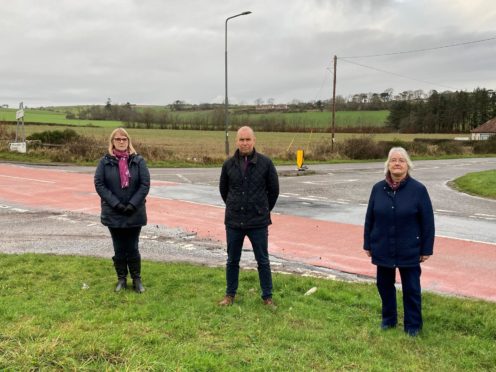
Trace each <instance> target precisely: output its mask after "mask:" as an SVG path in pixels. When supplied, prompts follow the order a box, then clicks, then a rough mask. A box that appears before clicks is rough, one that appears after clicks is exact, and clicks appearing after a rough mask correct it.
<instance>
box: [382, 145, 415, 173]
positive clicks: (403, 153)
mask: <svg viewBox="0 0 496 372" xmlns="http://www.w3.org/2000/svg"><path fill="white" fill-rule="evenodd" d="M395 152H397V153H399V154H401V156H403V157H404V158H405V160H406V164H407V165H408V169H407V173H408V175H409V174H410V171H411V170H412V169H413V163H412V160H411V159H410V156H408V153H407V152H406V150H405V149H404V148H403V147H392V148H391V150H389V154H388V157H387V160H386V162H385V163H384V174H385V175H387V174H388V172H389V167H388V165H389V161H390V160H391V157H392V156H393V154H394V153H395Z"/></svg>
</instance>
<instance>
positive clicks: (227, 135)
mask: <svg viewBox="0 0 496 372" xmlns="http://www.w3.org/2000/svg"><path fill="white" fill-rule="evenodd" d="M248 14H251V12H243V13H239V14H236V15H233V16H232V17H229V18H227V19H226V32H225V39H226V44H225V49H224V50H225V53H224V56H225V60H224V62H225V64H224V65H225V83H226V99H225V100H224V123H225V130H226V157H228V156H229V132H228V130H229V118H228V106H229V101H228V98H227V21H229V20H230V19H232V18H236V17H240V16H244V15H248Z"/></svg>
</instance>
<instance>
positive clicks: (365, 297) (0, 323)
mask: <svg viewBox="0 0 496 372" xmlns="http://www.w3.org/2000/svg"><path fill="white" fill-rule="evenodd" d="M90 244H91V242H90ZM0 267H1V268H2V281H1V296H0V315H1V316H0V350H1V352H0V369H1V370H8V371H45V370H50V371H51V370H57V371H59V370H60V371H62V370H74V371H109V370H119V371H138V370H140V371H152V370H153V371H269V370H270V371H332V370H338V371H348V370H356V371H488V370H494V367H495V366H496V342H495V335H496V306H495V304H494V303H490V302H483V301H475V300H470V299H461V298H450V297H446V296H439V295H435V294H431V293H424V295H423V301H422V305H423V315H424V329H423V331H422V333H421V334H420V336H418V337H416V338H412V337H409V336H407V335H405V334H404V333H403V330H402V324H401V321H400V324H399V325H398V326H399V327H398V328H397V329H391V330H388V331H382V330H381V329H380V327H379V324H380V317H381V315H380V311H381V310H380V299H379V295H378V293H377V289H376V287H375V285H373V284H356V283H346V282H340V281H332V280H325V279H316V278H311V277H301V276H296V275H283V274H275V275H274V290H275V292H274V300H275V301H276V304H277V305H278V307H277V309H275V310H274V309H270V308H266V307H264V306H263V305H262V303H261V299H260V297H259V293H258V292H259V289H258V276H257V273H256V271H245V270H242V272H241V275H240V286H239V295H238V298H237V301H236V303H235V304H234V305H233V306H230V307H227V308H221V307H219V306H217V301H219V299H221V298H222V296H223V294H224V289H225V288H224V286H225V278H224V269H223V268H207V267H201V266H193V265H186V264H171V263H158V262H147V261H145V262H143V270H142V275H143V283H144V285H145V287H146V289H147V291H146V292H145V293H143V294H142V295H138V294H136V293H134V292H133V291H131V290H127V291H124V292H121V293H114V292H113V288H114V284H115V280H116V279H115V273H114V270H113V267H112V263H111V260H110V259H97V258H89V257H74V256H50V255H35V254H22V255H4V254H1V255H0ZM312 287H317V292H315V293H314V294H313V295H311V296H304V293H305V292H306V291H308V290H309V289H310V288H312ZM398 296H399V299H398V300H399V304H401V292H398ZM399 317H400V319H401V318H402V311H401V306H400V312H399Z"/></svg>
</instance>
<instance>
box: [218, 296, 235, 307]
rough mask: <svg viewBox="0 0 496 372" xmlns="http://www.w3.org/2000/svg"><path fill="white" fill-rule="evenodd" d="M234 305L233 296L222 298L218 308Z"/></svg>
mask: <svg viewBox="0 0 496 372" xmlns="http://www.w3.org/2000/svg"><path fill="white" fill-rule="evenodd" d="M233 303H234V296H228V295H226V296H224V298H223V299H222V301H220V302H219V306H231V305H232V304H233Z"/></svg>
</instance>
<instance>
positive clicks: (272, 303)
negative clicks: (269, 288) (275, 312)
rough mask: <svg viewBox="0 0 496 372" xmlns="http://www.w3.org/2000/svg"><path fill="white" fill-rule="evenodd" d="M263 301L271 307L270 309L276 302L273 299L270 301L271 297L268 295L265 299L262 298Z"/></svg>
mask: <svg viewBox="0 0 496 372" xmlns="http://www.w3.org/2000/svg"><path fill="white" fill-rule="evenodd" d="M263 303H264V305H265V306H267V307H269V308H271V309H276V308H277V306H276V304H275V303H274V301H272V298H270V297H268V298H266V299H264V300H263Z"/></svg>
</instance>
